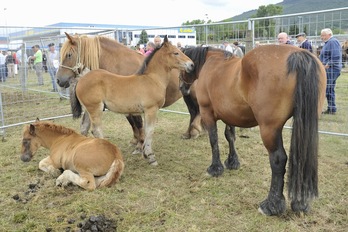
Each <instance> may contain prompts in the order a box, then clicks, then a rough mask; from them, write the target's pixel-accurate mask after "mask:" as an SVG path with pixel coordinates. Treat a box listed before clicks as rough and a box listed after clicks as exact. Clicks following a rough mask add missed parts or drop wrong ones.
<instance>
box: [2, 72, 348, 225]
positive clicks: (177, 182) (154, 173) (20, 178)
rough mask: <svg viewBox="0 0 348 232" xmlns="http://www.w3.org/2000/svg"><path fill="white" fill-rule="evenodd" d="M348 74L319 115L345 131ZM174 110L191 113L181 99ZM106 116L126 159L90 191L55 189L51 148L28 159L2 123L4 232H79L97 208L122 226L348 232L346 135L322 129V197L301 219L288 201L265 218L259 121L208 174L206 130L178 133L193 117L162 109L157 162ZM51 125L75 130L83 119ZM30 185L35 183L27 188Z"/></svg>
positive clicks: (266, 174)
mask: <svg viewBox="0 0 348 232" xmlns="http://www.w3.org/2000/svg"><path fill="white" fill-rule="evenodd" d="M347 79H348V75H347V74H344V75H342V77H340V79H339V87H338V88H337V96H338V104H339V105H340V106H342V108H341V110H340V112H339V113H338V114H337V115H335V116H332V115H331V116H330V115H323V117H322V118H321V119H320V120H321V121H320V123H321V124H320V127H321V128H320V129H322V128H324V127H327V128H329V129H331V128H334V129H336V128H337V130H338V131H340V132H344V133H347V131H348V130H347V112H348V107H347V101H346V100H347V96H348V95H347V92H348V87H347V86H348V84H347V83H348V80H347ZM342 99H343V100H342ZM62 104H64V103H62ZM65 104H68V103H65ZM39 105H41V104H39ZM39 105H35V108H36V107H39ZM33 108H34V107H33ZM168 109H171V110H178V111H179V110H180V111H186V109H185V104H184V103H183V101H182V100H180V101H178V102H177V103H176V104H174V105H173V106H171V107H169V108H168ZM12 110H14V109H12ZM41 111H42V109H39V110H38V109H37V108H36V112H39V113H40V112H41ZM34 119H35V118H32V120H34ZM103 120H104V134H105V136H106V138H107V139H108V140H110V141H111V142H113V143H114V144H116V145H117V146H118V147H120V149H121V151H122V153H123V157H124V160H125V164H126V166H125V171H124V174H123V176H122V177H121V180H120V182H119V183H118V184H116V185H115V186H113V187H111V188H103V189H97V190H95V191H93V192H88V191H85V190H82V189H81V188H79V187H76V186H68V187H67V188H65V189H64V188H60V187H56V186H55V179H53V178H51V177H50V176H48V175H47V174H46V173H44V172H42V171H40V170H39V169H38V163H39V161H40V160H41V159H43V158H44V157H45V156H46V155H47V154H48V150H45V149H43V148H41V149H39V151H38V153H37V154H36V155H35V157H34V158H33V160H32V161H31V162H29V163H24V162H22V161H21V160H20V158H19V153H20V145H21V130H22V127H12V128H9V129H7V130H6V137H5V139H6V141H3V142H0V144H1V145H0V153H1V156H0V172H1V175H0V180H1V186H0V205H1V211H0V225H1V226H0V228H1V229H0V230H1V231H45V230H46V228H51V229H52V231H67V229H66V228H67V227H71V228H72V230H71V231H76V230H77V229H78V228H77V224H78V223H79V222H81V221H82V219H81V216H82V215H87V216H90V215H99V214H103V215H105V216H106V217H108V218H113V219H115V220H116V221H117V227H118V231H173V232H174V231H175V232H176V231H190V232H196V231H219V232H220V231H294V232H295V231H335V232H336V231H346V227H347V225H348V207H347V205H348V182H347V170H348V152H347V147H348V140H347V138H346V137H342V136H332V135H327V134H320V150H319V198H318V199H316V200H314V201H313V204H312V211H311V212H310V213H309V214H308V215H302V216H297V215H295V214H294V213H293V212H292V211H291V210H290V207H289V202H288V205H287V211H286V212H285V213H284V215H282V216H279V217H266V216H263V215H261V214H260V213H259V212H258V211H257V208H258V204H259V203H260V202H261V201H262V200H264V198H266V196H267V194H268V190H269V186H270V178H271V176H270V174H271V171H270V166H269V161H268V154H267V151H266V149H265V148H264V146H263V144H262V140H261V138H260V135H259V130H258V128H257V127H255V128H253V129H247V130H244V131H242V132H241V131H239V130H238V129H237V134H239V135H240V134H241V133H243V134H247V135H248V136H249V138H240V137H237V141H236V146H237V152H238V153H239V157H240V162H241V167H240V169H239V170H236V171H229V170H225V172H224V173H223V175H222V176H221V177H218V178H212V177H209V176H208V175H207V174H206V169H207V167H208V166H209V165H210V162H211V151H210V145H209V140H208V136H207V135H206V134H205V135H203V136H201V137H199V138H198V139H196V140H183V139H181V134H182V133H184V131H185V130H186V128H187V124H188V115H185V114H173V113H168V112H160V113H159V114H158V120H157V123H156V128H155V134H154V141H153V149H154V151H155V154H156V158H157V161H158V163H159V165H158V166H157V167H153V166H150V165H148V163H147V161H146V160H145V159H144V158H143V157H142V156H140V155H131V153H132V151H133V147H132V146H131V145H130V144H129V141H130V140H131V138H132V134H131V129H130V126H129V125H128V123H127V120H126V119H125V117H124V116H122V115H116V114H113V113H111V112H105V113H104V118H103ZM55 122H56V123H59V124H62V125H65V126H67V127H71V128H75V129H76V130H78V129H79V123H80V120H73V119H72V118H63V119H59V120H56V121H55ZM223 126H224V125H223V124H222V123H221V122H219V138H220V140H219V145H220V151H221V158H222V160H225V159H226V154H227V152H228V146H227V142H226V141H225V140H224V136H223ZM290 133H291V131H290V130H288V129H285V130H284V132H283V134H284V146H285V149H286V150H287V151H288V149H289V139H290ZM30 184H36V186H37V187H36V188H35V189H34V190H33V189H30V188H29V185H30ZM284 195H287V194H286V187H285V189H284ZM15 199H19V200H15ZM72 219H73V220H74V222H73V223H72V224H70V223H71V221H72Z"/></svg>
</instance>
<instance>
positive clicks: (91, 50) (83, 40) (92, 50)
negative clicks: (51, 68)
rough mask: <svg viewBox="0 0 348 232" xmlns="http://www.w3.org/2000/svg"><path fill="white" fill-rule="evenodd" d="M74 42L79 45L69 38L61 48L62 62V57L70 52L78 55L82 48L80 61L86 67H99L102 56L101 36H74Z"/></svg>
mask: <svg viewBox="0 0 348 232" xmlns="http://www.w3.org/2000/svg"><path fill="white" fill-rule="evenodd" d="M73 38H74V42H76V43H77V45H75V44H72V43H71V42H70V40H67V41H66V42H65V43H64V44H63V46H62V48H61V63H62V61H63V60H62V59H64V58H65V57H66V55H67V54H68V53H70V52H72V53H75V54H76V55H77V56H78V53H79V49H81V50H80V62H81V63H82V64H83V66H84V67H87V68H89V69H90V70H94V69H99V57H100V41H99V40H100V38H101V37H100V36H93V37H88V36H86V35H82V36H79V35H75V36H73Z"/></svg>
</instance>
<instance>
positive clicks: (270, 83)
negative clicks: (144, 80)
mask: <svg viewBox="0 0 348 232" xmlns="http://www.w3.org/2000/svg"><path fill="white" fill-rule="evenodd" d="M190 77H194V76H187V75H184V76H183V79H184V81H185V82H187V83H192V82H193V80H192V79H189V78H190ZM195 83H196V84H195V91H196V95H197V100H198V104H199V109H200V113H201V117H202V120H203V122H204V125H205V127H206V128H207V131H208V133H209V141H210V144H211V149H212V164H211V165H210V167H209V168H208V170H207V171H208V173H209V174H210V175H212V176H220V175H221V174H222V173H223V171H224V166H223V165H222V163H221V161H220V152H219V146H218V134H217V121H218V120H222V121H223V122H224V123H225V124H226V125H228V126H227V127H226V130H225V137H226V139H227V140H228V142H229V146H230V149H229V154H228V158H227V159H226V161H225V166H226V168H228V169H237V168H239V166H240V163H239V160H238V156H237V153H236V150H235V148H234V139H235V130H234V127H235V126H238V127H254V126H257V125H258V126H259V128H260V134H261V138H262V141H263V143H264V146H265V147H266V149H267V151H268V153H269V160H270V165H271V170H272V178H271V187H270V191H269V194H268V197H267V198H266V199H265V200H264V201H263V202H262V203H261V204H260V207H259V211H260V212H261V213H263V214H266V215H279V214H281V213H283V212H284V211H285V208H286V204H285V197H284V195H283V187H284V175H285V169H286V163H287V155H286V152H285V149H284V145H283V138H282V130H283V126H284V125H285V123H286V122H287V120H288V119H289V118H291V117H293V130H292V137H291V146H290V155H289V171H288V182H289V185H288V194H289V198H290V199H291V208H292V210H293V211H295V212H307V211H308V210H309V207H310V201H311V200H312V199H313V198H314V197H316V196H317V195H318V169H317V166H318V120H319V115H320V114H321V111H322V107H323V103H324V99H325V89H326V75H325V69H324V68H323V66H322V65H321V63H320V61H319V60H318V58H317V57H315V55H313V54H311V53H310V52H308V51H306V50H304V49H299V48H297V47H295V46H289V45H267V46H261V47H258V48H255V49H253V50H251V51H250V52H248V53H247V54H246V55H245V56H244V58H242V59H239V58H236V57H232V58H225V57H224V56H211V57H210V58H208V59H207V60H206V61H205V63H204V65H203V67H202V69H201V71H200V73H199V78H198V80H197V81H196V82H195Z"/></svg>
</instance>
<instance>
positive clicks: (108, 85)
mask: <svg viewBox="0 0 348 232" xmlns="http://www.w3.org/2000/svg"><path fill="white" fill-rule="evenodd" d="M172 69H178V70H184V71H187V72H190V71H191V70H192V69H193V62H192V61H191V60H190V59H189V58H188V57H187V56H186V55H184V53H182V52H181V51H180V50H179V49H178V48H176V47H175V46H173V45H171V43H170V42H169V41H168V39H167V37H165V38H164V42H163V44H162V46H161V47H160V48H157V49H156V50H154V52H153V53H152V54H151V55H150V56H149V57H147V59H146V60H145V61H144V63H143V66H142V68H141V69H140V70H139V72H138V73H137V74H134V75H131V76H122V75H117V74H113V73H110V72H108V71H105V70H102V69H98V70H92V71H90V72H89V73H87V74H86V75H84V76H83V77H81V78H80V79H79V80H78V82H77V84H76V89H75V94H72V96H70V98H72V99H73V100H72V101H71V103H72V106H71V108H72V109H73V116H74V118H78V117H80V116H81V113H82V108H81V105H83V106H84V108H85V109H86V111H87V112H88V114H89V116H90V120H91V123H92V130H93V131H92V132H93V135H94V136H96V137H103V133H102V129H101V117H102V112H103V108H104V107H106V108H107V109H108V110H110V111H112V112H115V113H122V114H135V115H139V114H144V117H145V140H144V144H143V146H141V147H138V149H141V150H142V152H143V155H144V157H145V158H149V163H150V164H153V165H156V164H157V161H156V159H155V155H154V154H153V152H152V147H151V146H152V136H153V132H154V125H155V122H156V118H157V112H158V110H159V109H160V108H161V107H162V106H163V105H164V103H165V97H166V89H167V86H168V84H169V82H170V79H171V75H172V74H171V70H172Z"/></svg>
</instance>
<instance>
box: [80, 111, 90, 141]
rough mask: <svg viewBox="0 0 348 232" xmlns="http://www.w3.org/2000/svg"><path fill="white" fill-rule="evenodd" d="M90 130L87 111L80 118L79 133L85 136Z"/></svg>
mask: <svg viewBox="0 0 348 232" xmlns="http://www.w3.org/2000/svg"><path fill="white" fill-rule="evenodd" d="M90 128H91V120H90V119H89V114H88V112H87V111H85V113H84V114H83V116H82V120H81V125H80V132H81V134H82V135H84V136H87V134H88V131H89V129H90Z"/></svg>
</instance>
